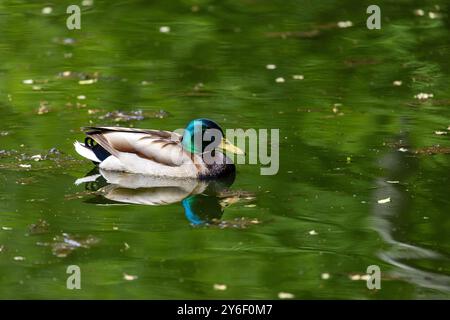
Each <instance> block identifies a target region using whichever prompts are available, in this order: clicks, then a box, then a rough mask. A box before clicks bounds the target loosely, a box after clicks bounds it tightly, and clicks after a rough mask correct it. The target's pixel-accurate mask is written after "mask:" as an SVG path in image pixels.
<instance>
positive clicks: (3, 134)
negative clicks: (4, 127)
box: [0, 131, 9, 137]
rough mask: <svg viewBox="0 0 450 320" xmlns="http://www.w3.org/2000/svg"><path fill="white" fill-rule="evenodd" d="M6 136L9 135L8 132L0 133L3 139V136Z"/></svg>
mask: <svg viewBox="0 0 450 320" xmlns="http://www.w3.org/2000/svg"><path fill="white" fill-rule="evenodd" d="M7 135H9V132H8V131H0V136H1V137H5V136H7Z"/></svg>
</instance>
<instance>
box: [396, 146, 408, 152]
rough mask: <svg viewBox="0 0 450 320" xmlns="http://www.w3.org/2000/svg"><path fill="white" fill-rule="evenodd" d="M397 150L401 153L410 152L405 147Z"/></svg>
mask: <svg viewBox="0 0 450 320" xmlns="http://www.w3.org/2000/svg"><path fill="white" fill-rule="evenodd" d="M397 150H398V151H400V152H408V149H407V148H404V147H401V148H398V149H397Z"/></svg>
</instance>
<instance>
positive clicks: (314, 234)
mask: <svg viewBox="0 0 450 320" xmlns="http://www.w3.org/2000/svg"><path fill="white" fill-rule="evenodd" d="M308 233H309V235H311V236H317V235H318V233H317V232H316V230H311V231H309V232H308Z"/></svg>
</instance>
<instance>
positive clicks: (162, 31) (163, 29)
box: [159, 26, 170, 33]
mask: <svg viewBox="0 0 450 320" xmlns="http://www.w3.org/2000/svg"><path fill="white" fill-rule="evenodd" d="M159 32H161V33H169V32H170V27H169V26H162V27H160V28H159Z"/></svg>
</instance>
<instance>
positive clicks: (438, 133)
mask: <svg viewBox="0 0 450 320" xmlns="http://www.w3.org/2000/svg"><path fill="white" fill-rule="evenodd" d="M434 134H436V135H438V136H443V135H446V134H447V131H439V130H438V131H435V132H434Z"/></svg>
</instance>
